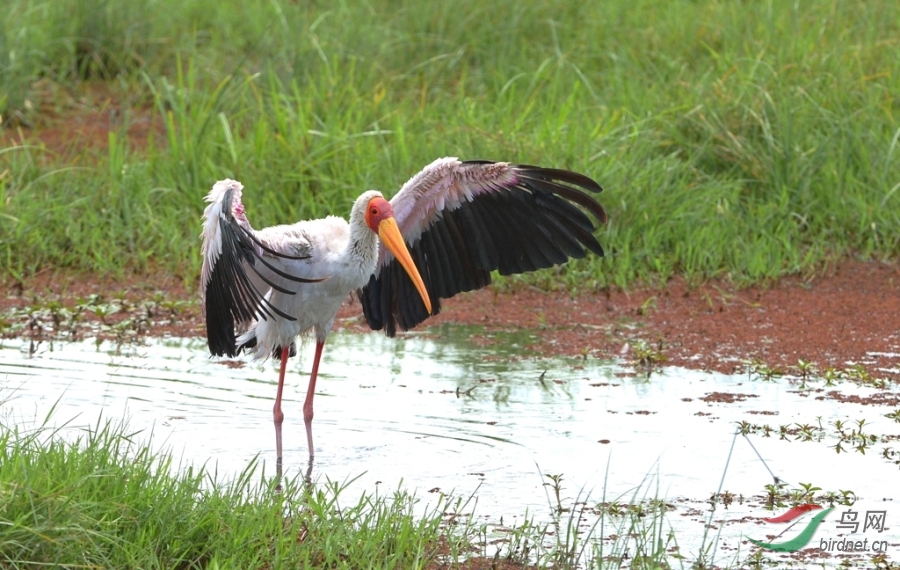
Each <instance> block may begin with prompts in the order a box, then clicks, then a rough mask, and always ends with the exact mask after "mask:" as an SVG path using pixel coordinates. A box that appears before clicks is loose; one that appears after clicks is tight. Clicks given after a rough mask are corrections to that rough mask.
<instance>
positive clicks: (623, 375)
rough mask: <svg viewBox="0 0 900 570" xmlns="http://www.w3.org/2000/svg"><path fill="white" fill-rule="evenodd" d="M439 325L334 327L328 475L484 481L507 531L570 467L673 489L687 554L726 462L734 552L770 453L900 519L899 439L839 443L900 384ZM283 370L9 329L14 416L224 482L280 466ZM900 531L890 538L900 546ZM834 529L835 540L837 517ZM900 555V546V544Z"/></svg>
mask: <svg viewBox="0 0 900 570" xmlns="http://www.w3.org/2000/svg"><path fill="white" fill-rule="evenodd" d="M433 332H438V333H439V334H437V335H433V337H432V338H426V337H424V336H415V335H409V336H406V337H404V338H402V339H394V340H389V339H386V338H384V337H382V336H380V335H378V334H369V335H356V334H342V333H335V334H333V335H331V337H330V338H329V341H328V344H327V345H326V350H325V357H324V359H323V364H322V366H321V368H320V379H319V384H318V389H317V395H316V418H315V421H314V435H315V441H316V463H315V466H314V471H313V478H319V479H321V480H324V478H325V477H326V476H327V477H328V478H330V479H331V480H339V481H340V480H348V479H352V478H354V477H358V480H357V481H355V482H354V483H353V485H352V486H351V492H352V489H356V490H358V491H359V492H362V491H371V490H372V489H375V488H378V489H383V490H384V492H390V491H391V490H393V489H395V488H397V486H398V485H401V484H402V486H404V487H406V488H408V489H410V490H415V491H416V492H417V494H418V495H419V496H420V497H423V498H424V499H425V500H426V501H427V500H428V497H429V494H428V493H429V492H437V491H441V492H445V493H453V494H456V495H463V496H468V495H470V494H473V495H474V496H475V497H476V498H477V505H476V506H475V507H474V510H475V515H476V516H477V517H480V518H481V519H482V520H486V521H490V522H495V523H496V522H499V520H500V519H501V517H502V518H503V520H504V522H505V523H506V524H507V525H509V524H510V523H514V522H521V521H522V520H523V517H524V515H525V514H526V513H528V514H530V515H531V516H533V517H534V518H536V519H538V520H543V521H547V520H549V519H550V517H551V515H550V513H551V504H555V498H552V497H550V496H548V488H547V487H546V486H545V485H544V483H545V482H547V481H548V479H547V478H546V477H545V475H562V492H561V498H562V501H563V502H564V503H566V504H567V505H571V503H572V501H573V500H574V499H575V498H576V496H580V499H585V497H586V496H587V497H588V502H589V503H598V502H601V501H604V500H605V501H612V500H620V501H623V502H626V503H627V502H629V501H630V500H632V498H633V497H634V496H635V494H636V496H637V497H638V498H639V499H640V498H659V499H663V500H665V501H666V502H667V503H669V504H670V505H672V507H673V509H672V510H671V511H670V513H669V515H668V519H667V523H666V524H671V525H672V527H673V528H674V529H675V532H676V536H677V537H678V542H679V545H680V547H681V549H682V552H684V553H685V554H688V553H693V552H696V550H697V548H699V547H700V544H701V541H702V539H701V537H702V534H703V528H704V524H705V523H706V521H707V520H708V517H709V513H710V511H709V503H708V502H707V501H708V499H709V497H710V496H711V495H712V494H713V493H714V492H715V491H716V490H717V489H718V488H719V485H720V481H722V477H723V469H724V468H725V466H726V463H727V464H728V471H727V473H725V477H724V485H723V487H722V490H723V491H727V492H729V493H732V494H733V495H734V496H735V500H734V502H733V503H732V504H731V505H729V507H728V508H723V507H721V506H720V507H719V509H718V511H717V512H716V514H715V516H714V517H713V520H714V522H715V523H716V527H717V528H718V527H721V528H722V531H721V536H720V541H719V543H718V548H719V549H720V550H721V551H722V554H721V556H729V555H731V554H732V553H733V552H734V551H735V549H737V548H740V550H741V552H743V553H747V552H748V551H750V550H752V549H751V548H750V547H749V546H748V545H747V543H746V542H745V541H744V542H743V544H741V541H742V540H743V538H742V533H743V534H747V535H749V536H753V537H756V538H761V539H765V537H766V535H767V534H769V535H771V534H775V532H773V531H772V529H769V528H766V527H764V526H760V525H761V523H759V522H758V521H756V522H748V520H749V519H747V518H745V517H759V516H771V513H770V512H763V509H762V507H761V495H762V494H763V493H764V491H765V489H764V487H765V485H767V484H770V483H772V477H771V475H770V474H769V471H768V469H767V466H768V468H770V469H771V470H772V471H773V472H774V474H775V475H777V476H778V477H780V478H781V479H783V480H784V481H786V482H787V483H788V487H789V488H798V487H799V486H800V484H801V483H812V484H814V485H815V486H817V487H821V488H822V489H824V490H825V491H838V490H852V491H853V492H854V493H855V494H856V495H857V496H858V497H860V498H862V499H863V500H864V501H866V502H867V504H868V503H869V502H878V503H879V504H882V505H886V507H885V508H886V509H887V511H888V515H887V517H888V519H890V518H894V519H895V520H897V521H900V501H898V500H895V499H898V492H897V491H896V489H897V485H896V482H897V480H898V475H900V473H898V466H897V465H896V464H893V463H891V462H890V461H889V460H888V459H886V457H885V456H884V453H885V449H890V448H891V446H892V442H890V441H886V442H878V443H875V444H873V445H872V446H871V447H869V448H868V449H867V450H866V452H865V453H861V452H859V451H856V450H854V449H852V448H850V449H849V450H847V452H845V453H840V454H838V453H836V452H835V449H834V445H835V444H836V443H837V442H838V439H837V437H836V435H834V434H833V432H835V429H834V428H833V427H832V426H831V423H832V422H834V421H835V420H840V421H843V422H848V423H850V424H852V425H855V423H854V422H855V421H856V420H861V419H865V420H866V423H865V430H866V432H867V433H872V434H877V435H879V436H884V435H896V434H898V433H900V424H898V423H896V422H895V421H893V420H892V419H890V418H887V417H885V416H884V414H885V413H888V412H891V411H893V410H894V409H896V408H898V407H900V406H896V405H893V406H884V405H877V404H872V403H865V402H866V401H867V400H866V399H867V398H871V397H872V396H877V395H878V394H881V397H882V398H883V397H885V396H888V397H896V396H897V394H896V393H895V392H890V391H885V390H878V389H875V388H869V387H860V386H857V385H855V384H850V383H843V384H840V385H839V386H837V387H826V386H825V384H824V382H822V381H813V382H811V383H810V384H809V386H808V387H807V389H802V387H801V386H800V384H799V383H798V382H792V381H789V380H787V379H779V380H777V381H768V382H767V381H763V380H759V379H751V378H749V377H748V376H747V375H736V376H726V375H720V374H709V373H702V372H696V371H689V370H685V369H678V368H663V369H660V370H658V371H655V372H653V373H652V374H651V375H650V376H649V378H648V377H647V376H646V374H639V375H635V373H634V372H635V370H634V368H633V367H631V366H630V365H628V364H627V363H608V362H597V361H593V360H588V361H586V362H583V361H581V360H577V359H573V360H548V359H540V358H534V357H532V356H531V355H530V354H529V352H528V350H527V349H525V348H524V347H525V346H527V344H528V343H529V342H530V341H532V339H531V338H530V337H529V336H528V334H527V333H523V334H521V335H512V336H510V335H506V336H503V337H500V338H497V339H496V340H497V344H495V345H493V346H490V347H478V346H474V345H472V344H471V343H470V342H469V341H468V338H469V336H470V333H471V330H469V329H466V328H461V327H448V328H445V329H441V330H439V331H433ZM435 338H438V339H440V340H435ZM501 347H502V348H501ZM311 359H312V346H311V345H307V346H301V348H300V358H299V359H292V361H291V364H290V367H289V374H288V378H287V382H286V388H285V403H284V410H285V416H286V420H285V427H284V433H285V436H284V437H285V466H286V469H287V471H288V472H291V471H292V472H294V473H296V472H302V471H304V470H305V468H306V457H307V451H306V438H305V434H304V429H303V422H302V411H301V406H302V402H303V397H304V395H305V391H306V382H307V374H308V370H309V368H310V366H311ZM276 375H277V369H276V365H275V364H274V363H272V362H266V363H253V362H249V363H247V362H244V361H240V360H239V361H233V362H225V361H222V360H212V359H210V358H208V357H207V353H206V347H205V345H204V343H203V341H200V340H196V339H164V340H154V341H150V342H147V343H144V344H142V345H139V346H126V345H123V346H115V345H113V344H110V343H100V344H97V343H95V342H93V341H89V342H81V343H55V344H53V345H50V344H41V345H37V346H33V345H31V344H30V343H29V342H28V341H9V340H7V341H4V342H3V344H2V347H0V400H6V402H5V404H4V405H3V406H2V413H3V417H4V421H5V422H6V423H9V422H11V421H12V422H16V423H31V422H40V421H41V420H42V418H43V417H44V416H45V415H46V414H47V412H48V411H49V410H50V408H51V407H53V406H54V405H55V406H56V411H55V412H54V415H53V419H52V422H55V423H57V424H60V423H63V422H68V425H69V426H70V428H72V429H77V428H78V427H80V426H85V425H91V424H94V423H95V422H96V421H97V418H98V417H100V416H101V414H102V417H104V418H111V419H120V418H127V419H128V423H129V425H130V427H131V428H132V429H134V430H144V433H146V434H150V433H152V434H153V441H154V442H155V445H165V446H168V447H170V448H171V449H172V450H173V451H174V453H175V455H176V457H181V458H182V459H183V460H184V461H186V462H192V463H195V464H198V463H205V464H206V465H207V466H209V467H213V468H215V469H216V470H217V471H218V473H219V475H220V477H221V478H227V477H229V476H230V475H232V474H235V473H237V472H239V471H240V470H242V469H243V468H244V467H245V466H246V465H247V463H248V462H249V461H250V460H251V459H252V458H253V457H254V456H256V455H257V454H259V455H260V457H261V459H263V460H264V461H265V462H266V464H267V465H268V466H269V467H268V469H269V471H271V468H272V466H273V465H274V433H273V428H272V419H271V418H272V415H271V408H272V402H273V398H274V392H275V382H276ZM836 389H837V390H840V393H841V394H842V395H845V396H859V397H860V398H861V402H860V403H841V402H838V401H836V400H835V399H834V398H833V397H831V396H829V395H828V393H829V392H830V391H832V390H836ZM711 394H713V396H710V395H711ZM722 394H725V396H722ZM728 394H731V396H728ZM723 400H724V401H723ZM740 421H747V422H750V423H753V424H768V425H770V426H772V427H774V428H775V429H776V430H777V428H778V426H780V425H792V426H793V425H795V424H810V425H813V426H819V425H821V426H822V427H824V428H826V430H825V434H824V436H823V437H822V438H821V440H820V441H807V442H803V441H797V437H798V436H793V437H788V438H787V439H780V438H779V437H778V436H777V434H776V435H773V436H772V437H763V436H762V435H752V436H750V437H749V439H745V438H742V437H739V438H737V439H735V437H734V432H735V426H736V424H737V423H738V422H740ZM733 443H734V448H733V452H732V453H731V456H730V460H729V450H730V449H731V448H732V444H733ZM751 443H752V444H753V446H755V447H756V450H758V451H759V453H760V454H761V455H762V457H763V458H764V460H765V462H766V464H764V463H763V462H762V461H761V460H760V459H759V457H758V456H757V454H756V452H755V451H754V449H753V447H752V446H751ZM845 447H846V446H845ZM893 447H900V444H897V442H896V441H894V442H893ZM741 496H743V497H744V498H745V499H744V501H743V503H741V502H740V501H739V497H741ZM892 515H893V516H892ZM754 520H756V519H755V518H754ZM889 522H890V520H889ZM889 526H890V525H889ZM897 526H898V525H897V524H896V523H895V524H894V527H895V530H893V531H890V530H889V531H887V532H888V534H883V535H880V538H881V537H889V536H890V537H891V538H890V539H891V540H892V541H893V542H894V543H897V542H900V540H898V537H897V530H896V527H897ZM779 530H780V529H779ZM869 532H871V531H869ZM891 533H893V534H891ZM789 534H790V533H789ZM831 534H833V535H834V536H833V537H834V538H837V537H838V531H836V530H833V531H831ZM829 536H830V535H829ZM779 540H783V538H782V539H779ZM707 541H709V539H707ZM893 551H894V554H895V555H896V554H897V553H900V545H897V546H895V547H894V548H893Z"/></svg>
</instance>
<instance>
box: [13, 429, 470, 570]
mask: <svg viewBox="0 0 900 570" xmlns="http://www.w3.org/2000/svg"><path fill="white" fill-rule="evenodd" d="M138 439H140V436H139V435H138V434H131V433H129V432H128V431H127V429H126V428H125V427H124V426H123V425H121V424H115V423H110V422H105V423H103V422H98V425H97V426H95V428H94V429H92V430H88V431H87V432H86V433H84V435H83V436H81V437H79V438H76V439H74V440H72V439H71V438H67V439H64V438H61V437H59V434H57V433H55V432H54V431H52V430H49V429H47V428H41V429H38V430H36V431H30V432H23V431H21V430H16V429H12V428H7V427H3V426H0V566H2V567H3V568H9V569H26V568H29V569H30V568H41V567H47V566H53V567H65V568H184V569H189V568H219V567H223V568H225V567H227V568H313V567H315V568H337V567H341V568H423V567H425V565H426V564H427V563H429V562H430V561H432V560H434V559H435V558H436V556H437V552H438V550H437V549H438V547H439V545H443V547H444V549H445V552H446V556H447V557H448V558H451V559H452V558H455V557H457V556H458V555H459V554H460V552H459V543H458V542H457V540H456V538H455V537H456V535H451V534H450V533H449V532H448V531H446V530H445V529H443V528H442V522H443V516H444V513H445V512H446V511H447V510H448V509H450V508H453V504H451V503H450V501H449V500H444V502H440V501H439V502H438V505H436V506H435V507H428V508H425V509H422V508H421V507H416V506H415V505H416V503H417V501H416V500H415V499H414V497H412V496H410V495H408V494H406V493H405V492H402V491H398V492H397V493H395V494H393V495H390V496H381V497H379V496H372V495H363V496H362V497H361V498H360V499H359V500H358V501H357V502H350V503H349V504H344V503H342V501H341V500H340V496H341V494H342V493H343V492H344V490H345V486H343V485H340V484H335V483H323V484H318V485H316V486H314V487H310V488H306V487H305V486H304V485H302V484H299V485H298V481H296V480H292V481H287V482H286V484H285V487H284V489H283V491H282V492H275V491H274V490H273V489H272V488H271V487H270V486H269V484H268V483H267V482H266V479H265V476H264V473H262V472H261V470H260V469H259V466H258V465H257V464H256V463H251V464H250V465H249V466H248V467H247V469H246V470H245V471H244V472H243V473H241V474H239V475H238V476H237V477H236V478H235V479H234V480H233V481H232V482H230V483H222V482H221V481H217V480H216V478H215V476H214V475H213V474H212V473H210V472H209V471H207V470H206V469H204V468H195V467H191V466H187V467H185V466H180V468H177V467H179V466H176V465H173V462H172V456H171V455H169V454H166V453H157V452H154V451H152V450H151V448H150V447H148V446H147V444H146V442H144V443H141V442H140V441H138ZM176 468H177V469H176ZM414 511H415V513H414ZM461 534H462V533H461Z"/></svg>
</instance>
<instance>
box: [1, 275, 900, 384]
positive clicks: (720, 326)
mask: <svg viewBox="0 0 900 570" xmlns="http://www.w3.org/2000/svg"><path fill="white" fill-rule="evenodd" d="M898 271H900V266H897V265H887V264H882V263H874V262H870V263H861V262H856V261H846V262H844V263H841V264H840V266H839V267H838V269H837V270H835V271H832V272H830V273H829V274H827V275H822V276H818V277H815V278H813V279H811V280H801V279H798V278H789V279H784V280H781V281H780V282H778V283H776V284H775V285H773V286H771V287H768V288H763V287H751V288H747V289H742V290H737V289H736V288H734V287H733V286H731V285H729V284H726V283H723V282H719V281H711V282H709V283H707V284H705V285H702V286H699V287H696V288H690V287H688V286H687V285H686V284H685V282H684V281H683V280H682V279H674V280H672V281H671V282H670V283H668V284H667V285H666V286H665V287H664V288H662V289H639V290H637V291H632V292H629V293H626V292H613V293H610V294H606V293H585V294H581V295H578V296H575V297H572V296H570V295H568V294H566V293H545V292H541V291H535V290H530V289H527V288H522V289H520V290H516V291H512V292H501V291H498V290H496V289H494V288H487V289H483V290H481V291H476V292H472V293H466V294H462V295H458V296H457V297H455V298H453V299H449V300H447V301H445V302H444V310H443V312H442V313H441V314H440V315H437V316H436V317H433V318H432V319H430V320H429V321H428V322H427V323H426V324H425V325H423V326H422V328H425V329H426V330H429V329H428V327H429V326H433V325H439V324H443V323H459V324H466V325H473V324H474V325H482V326H483V327H484V329H483V330H484V333H483V334H481V335H477V336H475V337H473V341H474V342H478V343H490V342H495V341H494V340H493V336H492V333H496V332H498V331H504V330H520V329H523V328H527V329H530V330H531V331H532V332H533V333H535V334H536V335H537V337H538V339H539V340H538V341H536V342H535V343H534V345H533V346H531V347H529V350H532V351H533V352H534V354H536V355H546V356H556V355H565V356H585V355H587V356H590V357H596V358H613V357H623V358H626V359H631V360H637V359H638V358H639V357H640V349H638V348H636V347H638V346H640V345H641V343H645V344H646V345H647V346H649V347H650V348H651V349H652V350H653V351H658V354H657V355H655V357H656V360H664V362H665V363H666V364H673V365H678V366H685V367H690V368H699V369H707V370H718V371H722V372H734V371H738V370H744V369H745V368H746V366H747V363H748V362H749V361H751V360H753V359H756V360H759V361H760V362H762V363H765V364H766V365H768V366H769V367H772V368H780V369H782V370H786V371H788V370H790V369H792V368H794V367H796V365H797V364H798V361H799V360H801V359H802V360H805V361H809V362H813V363H815V364H816V365H817V366H818V367H819V368H820V369H823V368H825V367H834V368H837V369H842V368H846V367H847V366H850V365H853V364H857V363H861V364H864V365H865V366H866V367H867V368H868V369H869V370H870V372H871V373H872V374H873V375H875V376H878V377H883V378H893V379H896V378H900V371H897V370H894V368H895V367H898V358H900V357H897V356H894V355H897V354H900V334H898V331H897V327H896V325H895V322H896V320H897V318H898V315H900V293H898V286H900V278H898ZM157 291H163V292H164V295H165V297H166V298H167V299H170V300H180V301H183V303H182V307H181V308H180V309H179V310H178V312H177V315H176V314H173V316H172V318H171V319H156V320H153V321H152V322H151V323H150V324H149V325H148V327H149V328H148V329H147V332H148V333H149V334H171V335H179V336H181V335H186V336H191V335H193V336H202V335H203V334H204V332H205V330H204V324H203V321H202V318H201V316H200V310H199V303H198V300H197V299H198V295H197V294H196V292H195V291H190V290H186V289H185V287H184V285H183V284H182V283H181V281H180V280H177V279H173V278H171V277H166V276H157V277H156V278H153V279H149V280H136V279H134V280H131V281H130V282H97V281H92V280H90V279H88V278H85V279H77V278H72V276H66V277H60V276H51V275H49V274H45V275H39V276H37V277H35V278H33V279H31V280H30V281H29V282H27V283H23V284H19V285H18V286H15V287H12V288H11V289H10V290H9V292H8V294H7V295H6V296H5V297H3V298H2V299H0V310H3V311H7V310H9V309H11V308H12V307H24V306H28V305H37V306H40V305H44V304H46V303H47V302H49V301H51V300H53V299H57V300H61V303H62V305H63V306H69V307H74V306H75V304H76V300H77V299H83V298H86V297H87V296H88V295H90V294H100V295H103V296H104V297H105V298H106V299H112V298H119V297H121V298H125V299H127V300H128V301H129V302H130V305H131V306H132V307H133V306H134V305H135V304H137V303H139V302H140V301H141V300H145V299H149V298H151V297H153V296H154V295H155V292H157ZM127 305H128V303H126V306H127ZM157 312H158V313H159V312H161V310H158V311H157ZM132 316H133V315H132ZM128 317H129V314H127V311H126V310H125V309H123V310H122V311H121V313H120V314H118V315H111V316H109V317H106V318H107V323H111V322H115V321H116V320H121V319H124V318H128ZM19 318H20V319H24V318H25V317H24V316H22V317H19ZM83 318H84V319H86V320H90V319H91V318H94V317H93V316H92V315H83ZM337 323H338V324H337V325H336V326H337V327H344V328H347V329H351V330H359V331H363V330H367V327H366V326H365V322H364V320H363V319H362V316H361V311H360V309H359V307H358V305H356V304H355V303H348V304H347V305H346V306H345V307H344V308H343V309H342V311H341V315H340V316H339V318H338V320H337ZM44 329H45V330H46V329H47V327H44ZM430 330H432V331H433V332H434V334H436V335H437V334H439V332H438V330H439V329H433V328H432V329H430ZM660 355H661V357H662V359H660V358H659V356H660Z"/></svg>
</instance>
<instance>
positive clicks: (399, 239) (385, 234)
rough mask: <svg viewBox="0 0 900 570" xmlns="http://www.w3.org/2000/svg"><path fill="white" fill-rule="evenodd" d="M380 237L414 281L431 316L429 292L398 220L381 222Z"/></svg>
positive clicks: (391, 219)
mask: <svg viewBox="0 0 900 570" xmlns="http://www.w3.org/2000/svg"><path fill="white" fill-rule="evenodd" d="M378 237H379V238H381V241H383V242H384V245H385V246H387V248H388V249H389V250H390V251H391V253H393V254H394V257H396V258H397V261H399V262H400V265H402V266H403V269H405V270H406V274H407V275H409V278H410V279H412V282H413V285H415V286H416V289H418V290H419V295H421V297H422V302H424V303H425V308H426V309H428V314H429V315H430V314H431V299H429V298H428V291H426V290H425V282H424V281H422V276H421V275H419V270H418V269H416V264H415V263H413V260H412V257H411V256H410V255H409V250H408V249H406V242H405V241H403V235H402V234H401V233H400V228H399V227H398V226H397V220H395V219H394V218H393V217H391V218H385V219H383V220H381V222H380V223H379V224H378Z"/></svg>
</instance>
